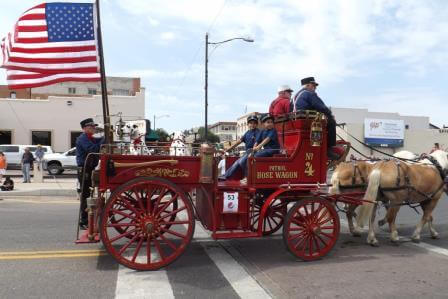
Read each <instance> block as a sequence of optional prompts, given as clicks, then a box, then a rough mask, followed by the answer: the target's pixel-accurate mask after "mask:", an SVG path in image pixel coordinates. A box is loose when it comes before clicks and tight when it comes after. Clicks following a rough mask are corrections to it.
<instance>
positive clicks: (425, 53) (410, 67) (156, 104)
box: [0, 0, 448, 132]
mask: <svg viewBox="0 0 448 299" xmlns="http://www.w3.org/2000/svg"><path fill="white" fill-rule="evenodd" d="M42 2H43V1H35V0H20V1H5V0H2V1H1V2H0V3H1V4H0V35H1V36H5V35H6V33H7V32H8V31H10V29H11V28H12V26H13V25H14V23H15V22H16V20H17V18H18V17H19V16H20V15H21V13H22V12H24V11H25V10H26V9H28V8H30V7H32V6H34V5H36V4H39V3H42ZM61 2H63V1H61ZM72 2H74V1H72ZM447 16H448V5H447V3H446V1H444V0H438V1H436V0H428V1H420V0H407V1H387V0H363V1H358V0H339V1H334V0H321V1H319V0H313V1H298V0H282V1H280V0H263V1H260V0H227V1H224V0H188V1H182V0H170V1H153V0H126V1H123V0H121V1H120V0H102V1H101V18H102V30H103V40H104V48H105V61H106V73H107V75H109V76H135V77H140V78H141V80H142V86H144V87H145V88H146V95H145V96H146V113H145V114H146V117H147V118H148V119H150V120H151V121H152V120H153V117H154V115H156V117H157V116H163V115H169V117H166V116H165V117H160V118H158V119H157V121H156V124H157V127H163V128H165V129H166V130H167V131H169V132H172V131H176V130H183V129H188V128H191V127H197V126H202V125H203V124H204V52H205V33H206V32H209V35H210V42H219V41H223V40H226V39H229V38H234V37H250V38H253V39H254V40H255V41H254V42H253V43H247V42H244V41H241V40H235V41H231V42H228V43H225V44H222V45H220V46H218V47H216V48H215V47H214V46H212V45H210V46H209V88H208V95H209V96H208V98H209V109H208V110H209V124H212V123H214V122H217V121H236V119H237V118H238V117H239V116H241V115H243V114H245V112H246V111H247V112H252V111H259V112H267V110H268V107H269V104H270V102H271V101H272V100H273V99H274V98H275V97H276V95H277V88H278V86H280V85H284V84H288V85H290V86H291V88H292V89H294V90H295V91H297V90H298V89H299V88H300V86H299V85H300V83H299V82H300V79H301V78H304V77H308V76H314V77H315V78H316V80H317V81H318V82H319V83H320V85H319V87H318V89H317V92H318V94H319V95H320V97H321V98H322V99H323V101H324V102H325V103H326V104H327V105H328V106H331V107H344V108H367V109H369V110H370V111H378V112H398V113H400V114H402V115H415V116H429V117H430V121H431V123H434V124H436V125H439V126H442V125H443V124H445V125H448V120H446V114H447V108H448V105H447V100H448V84H447V83H446V82H447V81H448V80H447V79H448V63H447V62H448V18H447ZM5 78H6V75H5V72H4V71H3V70H1V71H0V84H5V83H6V79H5Z"/></svg>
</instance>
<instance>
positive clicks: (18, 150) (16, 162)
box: [0, 144, 53, 168]
mask: <svg viewBox="0 0 448 299" xmlns="http://www.w3.org/2000/svg"><path fill="white" fill-rule="evenodd" d="M26 147H28V148H29V149H30V151H31V152H32V153H33V155H34V153H35V152H36V149H37V145H23V144H0V152H3V153H4V154H5V156H6V161H7V162H8V168H9V167H10V166H20V163H21V160H22V156H23V153H24V152H25V148H26ZM42 149H43V150H44V152H45V155H48V154H52V153H53V150H52V148H51V146H48V145H42ZM44 158H45V156H44Z"/></svg>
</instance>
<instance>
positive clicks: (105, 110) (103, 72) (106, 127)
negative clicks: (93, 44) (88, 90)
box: [95, 0, 112, 144]
mask: <svg viewBox="0 0 448 299" xmlns="http://www.w3.org/2000/svg"><path fill="white" fill-rule="evenodd" d="M95 2H96V3H95V4H96V19H97V35H98V56H99V60H100V73H101V97H102V103H103V122H104V137H105V143H106V144H110V143H111V141H112V140H110V115H109V100H108V98H107V84H106V68H105V66H104V52H103V37H102V33H101V20H100V1H99V0H95Z"/></svg>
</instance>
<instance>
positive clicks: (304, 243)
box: [294, 238, 306, 251]
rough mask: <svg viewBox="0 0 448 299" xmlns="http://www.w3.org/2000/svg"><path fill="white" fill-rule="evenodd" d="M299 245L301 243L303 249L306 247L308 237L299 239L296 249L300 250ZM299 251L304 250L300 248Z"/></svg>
mask: <svg viewBox="0 0 448 299" xmlns="http://www.w3.org/2000/svg"><path fill="white" fill-rule="evenodd" d="M299 245H300V248H301V249H304V247H305V245H306V238H301V239H299V241H297V243H296V245H294V249H295V250H298V249H299ZM298 251H302V250H298Z"/></svg>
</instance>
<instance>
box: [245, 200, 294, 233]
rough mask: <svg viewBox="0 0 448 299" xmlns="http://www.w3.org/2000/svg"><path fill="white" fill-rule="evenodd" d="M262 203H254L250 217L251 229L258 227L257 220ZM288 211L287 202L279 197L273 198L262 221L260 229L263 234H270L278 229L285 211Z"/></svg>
mask: <svg viewBox="0 0 448 299" xmlns="http://www.w3.org/2000/svg"><path fill="white" fill-rule="evenodd" d="M261 208H262V205H260V204H258V203H255V205H254V211H253V215H252V218H251V228H252V230H253V231H257V229H258V221H259V219H260V212H261ZM287 212H288V203H287V202H286V201H282V200H280V199H276V200H274V201H273V202H272V203H271V204H270V206H269V207H268V209H267V211H266V216H265V218H264V221H263V225H262V229H263V235H264V236H267V235H271V234H273V233H275V232H276V231H278V230H279V229H280V227H282V225H283V221H284V219H285V216H286V213H287Z"/></svg>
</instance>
